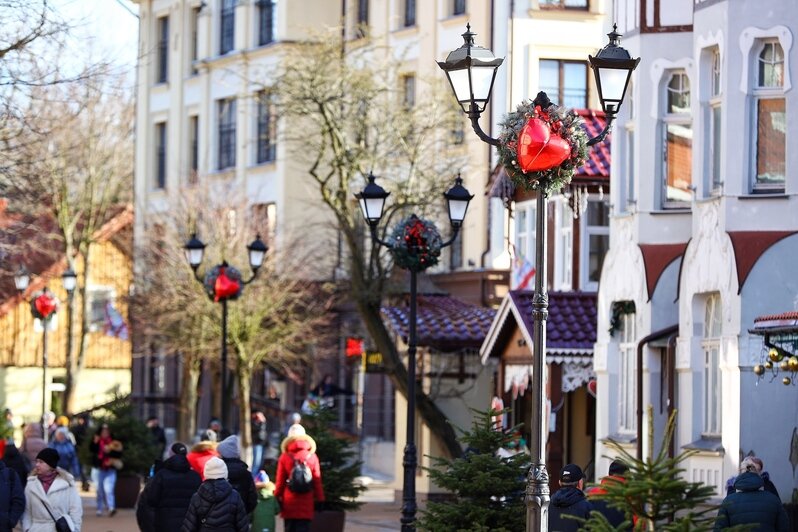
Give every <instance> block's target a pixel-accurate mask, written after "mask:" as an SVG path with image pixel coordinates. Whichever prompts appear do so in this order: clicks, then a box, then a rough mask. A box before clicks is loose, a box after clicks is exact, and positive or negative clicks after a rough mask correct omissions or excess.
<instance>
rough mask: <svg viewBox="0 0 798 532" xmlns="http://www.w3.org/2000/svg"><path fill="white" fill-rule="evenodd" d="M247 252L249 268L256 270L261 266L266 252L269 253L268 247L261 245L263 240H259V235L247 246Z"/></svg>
mask: <svg viewBox="0 0 798 532" xmlns="http://www.w3.org/2000/svg"><path fill="white" fill-rule="evenodd" d="M247 250H248V251H249V266H250V268H252V269H253V270H257V269H258V268H260V267H261V266H263V259H264V257H265V256H266V252H267V251H269V247H268V246H267V245H266V244H264V243H263V240H261V239H260V235H258V236H257V237H255V240H253V241H252V243H251V244H250V245H248V246H247Z"/></svg>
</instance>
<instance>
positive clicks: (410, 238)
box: [391, 214, 443, 272]
mask: <svg viewBox="0 0 798 532" xmlns="http://www.w3.org/2000/svg"><path fill="white" fill-rule="evenodd" d="M442 245H443V240H442V239H441V234H440V233H439V232H438V229H437V228H436V227H435V224H433V223H432V222H430V221H429V220H423V219H421V218H419V217H418V216H416V215H415V214H413V215H411V216H410V217H408V218H405V219H404V220H402V221H401V222H399V223H398V224H397V225H396V227H394V229H393V233H392V234H391V254H392V255H393V260H394V263H396V265H397V266H399V267H401V268H404V269H406V270H410V271H414V272H422V271H424V270H426V269H427V268H429V267H431V266H435V265H436V264H438V258H439V257H440V256H441V247H442Z"/></svg>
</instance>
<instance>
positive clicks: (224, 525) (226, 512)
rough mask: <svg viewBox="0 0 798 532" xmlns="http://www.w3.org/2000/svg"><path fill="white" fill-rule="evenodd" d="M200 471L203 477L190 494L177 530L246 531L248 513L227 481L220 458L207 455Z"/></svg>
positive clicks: (182, 531)
mask: <svg viewBox="0 0 798 532" xmlns="http://www.w3.org/2000/svg"><path fill="white" fill-rule="evenodd" d="M203 474H204V476H205V480H204V481H203V482H202V484H201V485H200V487H199V489H198V490H197V493H195V494H194V495H193V496H192V497H191V502H190V503H189V506H188V511H187V512H186V517H185V519H183V526H182V528H181V532H200V531H201V530H215V531H218V532H249V516H248V515H247V511H246V509H245V508H244V502H243V501H242V500H241V496H240V495H239V494H238V492H237V491H236V490H234V489H233V486H232V485H231V484H230V483H229V482H228V481H227V466H226V465H225V464H224V461H222V459H221V458H218V457H216V456H214V457H211V458H210V459H209V460H208V461H207V462H206V463H205V469H204V470H203Z"/></svg>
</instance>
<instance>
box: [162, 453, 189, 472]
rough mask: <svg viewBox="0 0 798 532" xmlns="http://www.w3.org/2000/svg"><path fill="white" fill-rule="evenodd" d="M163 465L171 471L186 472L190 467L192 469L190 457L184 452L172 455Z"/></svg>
mask: <svg viewBox="0 0 798 532" xmlns="http://www.w3.org/2000/svg"><path fill="white" fill-rule="evenodd" d="M163 467H164V468H165V469H168V470H170V471H177V472H178V473H185V472H186V471H188V470H189V469H191V464H190V463H189V462H188V458H186V457H185V455H182V454H176V455H174V456H170V457H169V458H167V459H166V461H164V463H163Z"/></svg>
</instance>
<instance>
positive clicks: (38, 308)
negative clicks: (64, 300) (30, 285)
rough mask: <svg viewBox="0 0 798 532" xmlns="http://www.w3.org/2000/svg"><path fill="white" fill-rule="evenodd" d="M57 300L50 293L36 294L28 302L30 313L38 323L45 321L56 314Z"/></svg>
mask: <svg viewBox="0 0 798 532" xmlns="http://www.w3.org/2000/svg"><path fill="white" fill-rule="evenodd" d="M58 307H59V302H58V298H57V297H55V296H54V295H53V293H52V292H49V291H42V292H37V293H36V295H34V296H33V298H32V299H31V300H30V312H31V314H32V315H33V317H34V318H35V319H37V320H40V321H47V320H49V319H50V318H52V317H53V316H54V315H55V314H56V313H57V312H58Z"/></svg>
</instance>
